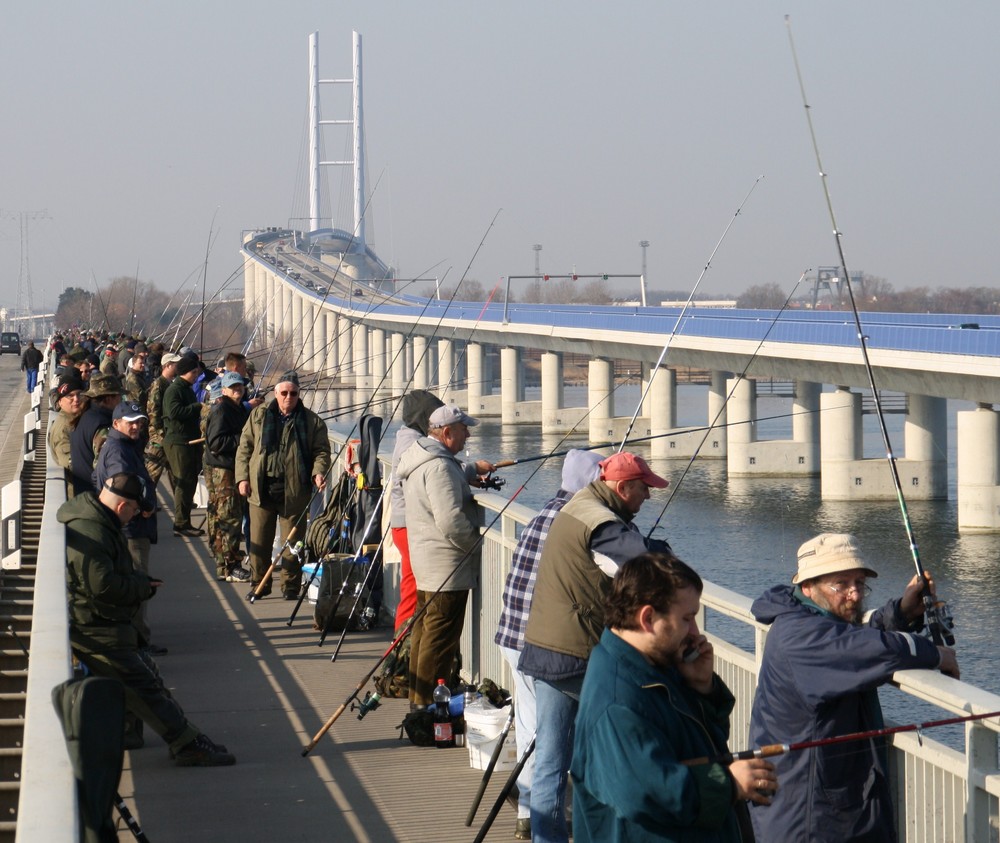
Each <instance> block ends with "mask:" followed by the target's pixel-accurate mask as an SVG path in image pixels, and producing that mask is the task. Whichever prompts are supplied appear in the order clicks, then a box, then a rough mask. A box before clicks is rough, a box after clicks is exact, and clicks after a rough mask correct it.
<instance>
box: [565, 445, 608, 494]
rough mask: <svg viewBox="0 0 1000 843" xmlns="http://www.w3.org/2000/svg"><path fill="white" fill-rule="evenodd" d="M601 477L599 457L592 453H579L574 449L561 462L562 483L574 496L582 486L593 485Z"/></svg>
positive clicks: (579, 451)
mask: <svg viewBox="0 0 1000 843" xmlns="http://www.w3.org/2000/svg"><path fill="white" fill-rule="evenodd" d="M600 476H601V456H600V454H595V453H594V452H593V451H581V450H578V449H577V448H574V449H573V450H571V451H567V452H566V459H565V460H564V461H563V468H562V483H561V484H560V485H561V487H562V488H563V489H565V490H566V491H567V492H572V493H573V494H576V493H577V492H579V491H580V489H582V488H583V487H584V486H587V485H589V484H591V483H593V482H594V481H595V480H596V479H597V478H598V477H600Z"/></svg>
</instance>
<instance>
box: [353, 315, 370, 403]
mask: <svg viewBox="0 0 1000 843" xmlns="http://www.w3.org/2000/svg"><path fill="white" fill-rule="evenodd" d="M351 348H352V352H353V354H354V385H355V386H356V387H357V388H358V389H368V388H370V387H371V379H370V378H369V376H368V372H369V371H370V369H369V365H370V363H371V361H370V360H369V359H368V326H367V325H365V323H364V322H360V321H359V322H355V323H354V325H353V329H352V331H351Z"/></svg>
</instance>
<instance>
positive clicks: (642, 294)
mask: <svg viewBox="0 0 1000 843" xmlns="http://www.w3.org/2000/svg"><path fill="white" fill-rule="evenodd" d="M648 247H649V241H648V240H640V241H639V248H640V249H642V275H641V276H640V278H639V298H640V300H641V301H642V306H643V307H645V306H646V249H647V248H648Z"/></svg>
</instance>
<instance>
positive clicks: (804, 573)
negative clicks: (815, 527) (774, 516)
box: [792, 533, 878, 585]
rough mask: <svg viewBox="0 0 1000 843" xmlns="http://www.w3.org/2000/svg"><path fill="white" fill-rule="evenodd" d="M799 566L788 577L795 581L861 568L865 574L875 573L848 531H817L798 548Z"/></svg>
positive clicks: (875, 575) (870, 575)
mask: <svg viewBox="0 0 1000 843" xmlns="http://www.w3.org/2000/svg"><path fill="white" fill-rule="evenodd" d="M798 559H799V570H798V571H797V572H796V573H795V576H794V577H792V582H793V583H795V584H796V585H797V584H798V583H801V582H805V581H806V580H811V579H815V578H816V577H822V576H825V575H826V574H838V573H840V572H841V571H858V570H860V571H864V572H865V573H866V574H867V575H868V576H869V577H877V576H878V574H877V573H876V572H875V571H873V570H872V569H871V568H870V567H868V563H867V562H865V560H864V557H863V556H862V555H861V548H860V547H858V540H857V539H856V538H854V536H852V535H851V534H850V533H820V534H819V535H818V536H816V537H814V538H811V539H809V541H807V542H806V543H805V544H803V545H802V546H801V547H800V548H799V553H798Z"/></svg>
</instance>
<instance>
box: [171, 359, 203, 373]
mask: <svg viewBox="0 0 1000 843" xmlns="http://www.w3.org/2000/svg"><path fill="white" fill-rule="evenodd" d="M197 368H198V360H197V359H196V358H194V357H181V359H180V360H178V361H177V369H176V371H177V374H178V375H186V374H187V373H188V372H193V371H194V370H195V369H197Z"/></svg>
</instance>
